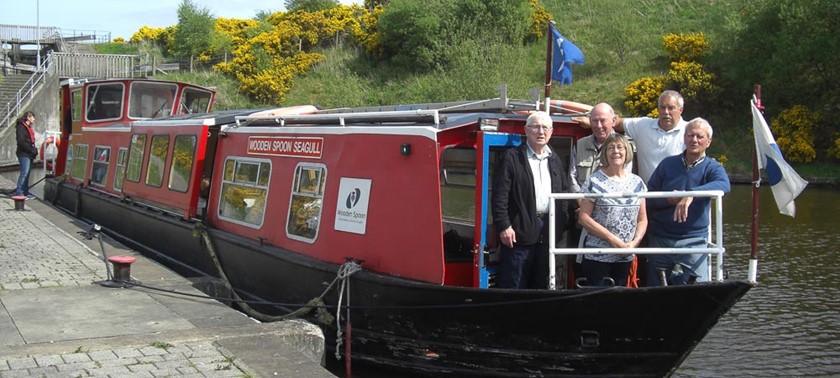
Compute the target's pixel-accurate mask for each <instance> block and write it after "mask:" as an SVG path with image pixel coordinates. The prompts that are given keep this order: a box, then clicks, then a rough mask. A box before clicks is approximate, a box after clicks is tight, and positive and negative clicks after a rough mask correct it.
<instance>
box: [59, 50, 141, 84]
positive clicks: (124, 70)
mask: <svg viewBox="0 0 840 378" xmlns="http://www.w3.org/2000/svg"><path fill="white" fill-rule="evenodd" d="M51 56H52V60H53V65H52V67H51V68H52V70H53V72H54V73H55V74H57V75H58V76H60V77H76V78H108V79H117V78H133V77H134V76H135V67H137V65H138V63H139V62H140V59H142V58H143V57H144V56H145V55H116V54H80V53H62V52H54V53H52V54H51Z"/></svg>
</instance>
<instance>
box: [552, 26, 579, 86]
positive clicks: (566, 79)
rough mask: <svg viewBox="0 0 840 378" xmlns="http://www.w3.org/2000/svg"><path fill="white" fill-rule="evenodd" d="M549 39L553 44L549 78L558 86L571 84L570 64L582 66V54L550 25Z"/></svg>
mask: <svg viewBox="0 0 840 378" xmlns="http://www.w3.org/2000/svg"><path fill="white" fill-rule="evenodd" d="M551 38H552V41H553V43H554V46H552V56H551V78H552V79H553V80H557V81H559V82H560V85H564V84H571V83H572V63H577V64H583V53H582V52H581V51H580V49H579V48H578V47H577V46H575V44H574V43H572V42H571V41H569V40H568V39H566V38H564V37H563V36H562V35H561V34H560V32H559V31H557V29H555V28H554V25H551Z"/></svg>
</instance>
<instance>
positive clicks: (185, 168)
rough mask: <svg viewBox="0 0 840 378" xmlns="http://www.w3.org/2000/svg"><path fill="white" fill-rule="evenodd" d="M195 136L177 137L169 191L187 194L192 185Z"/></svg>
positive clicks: (170, 172)
mask: <svg viewBox="0 0 840 378" xmlns="http://www.w3.org/2000/svg"><path fill="white" fill-rule="evenodd" d="M195 142H196V137H195V135H176V136H175V149H174V151H172V167H170V168H169V190H174V191H178V192H186V191H187V189H188V188H189V185H190V172H192V166H193V158H194V157H195Z"/></svg>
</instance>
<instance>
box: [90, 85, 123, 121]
mask: <svg viewBox="0 0 840 378" xmlns="http://www.w3.org/2000/svg"><path fill="white" fill-rule="evenodd" d="M124 90H125V87H124V86H123V84H122V83H109V84H91V85H89V86H88V87H87V110H86V114H87V120H88V121H105V120H116V119H119V118H120V117H122V101H123V91H124Z"/></svg>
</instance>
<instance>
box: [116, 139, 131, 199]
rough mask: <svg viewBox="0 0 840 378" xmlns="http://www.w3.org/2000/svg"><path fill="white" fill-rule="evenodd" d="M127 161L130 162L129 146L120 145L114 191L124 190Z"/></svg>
mask: <svg viewBox="0 0 840 378" xmlns="http://www.w3.org/2000/svg"><path fill="white" fill-rule="evenodd" d="M126 163H128V148H127V147H120V148H119V150H117V165H116V168H114V169H115V172H114V191H117V192H122V188H123V180H125V167H126V165H127V164H126Z"/></svg>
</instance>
